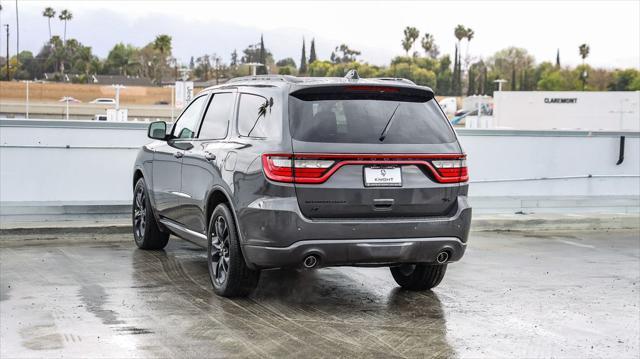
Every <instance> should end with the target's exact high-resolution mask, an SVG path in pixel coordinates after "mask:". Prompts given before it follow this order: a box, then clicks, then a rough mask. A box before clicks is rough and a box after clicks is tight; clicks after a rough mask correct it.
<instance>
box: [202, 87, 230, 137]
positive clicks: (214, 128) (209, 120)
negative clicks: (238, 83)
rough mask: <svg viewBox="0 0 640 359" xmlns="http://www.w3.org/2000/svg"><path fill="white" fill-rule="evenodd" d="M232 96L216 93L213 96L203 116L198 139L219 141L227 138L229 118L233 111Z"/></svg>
mask: <svg viewBox="0 0 640 359" xmlns="http://www.w3.org/2000/svg"><path fill="white" fill-rule="evenodd" d="M233 101H234V94H232V93H217V94H214V95H213V98H212V99H211V102H209V107H208V108H207V112H206V113H205V115H204V121H202V127H201V128H200V136H199V137H200V138H206V139H213V140H221V139H223V138H225V137H227V131H228V130H229V118H230V117H231V112H232V111H233Z"/></svg>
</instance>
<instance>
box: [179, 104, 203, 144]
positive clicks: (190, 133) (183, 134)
mask: <svg viewBox="0 0 640 359" xmlns="http://www.w3.org/2000/svg"><path fill="white" fill-rule="evenodd" d="M206 98H207V96H200V97H198V98H196V99H195V100H193V102H191V103H190V104H189V107H187V109H186V110H185V111H184V112H183V113H182V115H180V118H178V120H177V121H176V124H175V125H174V126H173V132H172V133H173V137H175V138H193V137H195V136H196V126H198V122H199V121H200V114H201V113H202V106H203V105H204V101H205V99H206Z"/></svg>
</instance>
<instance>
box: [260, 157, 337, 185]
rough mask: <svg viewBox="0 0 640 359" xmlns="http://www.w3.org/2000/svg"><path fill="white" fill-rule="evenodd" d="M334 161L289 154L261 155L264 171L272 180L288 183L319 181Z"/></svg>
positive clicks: (322, 180)
mask: <svg viewBox="0 0 640 359" xmlns="http://www.w3.org/2000/svg"><path fill="white" fill-rule="evenodd" d="M334 163H335V161H333V160H324V159H306V158H296V159H294V158H293V157H292V156H291V155H281V154H277V155H269V154H265V155H262V167H263V168H264V173H265V175H266V176H267V178H269V179H270V180H272V181H278V182H289V183H321V182H324V179H323V178H322V177H323V175H324V174H326V173H327V171H328V170H329V169H330V168H331V166H333V164H334Z"/></svg>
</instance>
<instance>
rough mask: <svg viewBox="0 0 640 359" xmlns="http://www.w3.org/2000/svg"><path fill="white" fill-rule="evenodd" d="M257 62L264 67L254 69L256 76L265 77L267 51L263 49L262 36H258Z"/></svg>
mask: <svg viewBox="0 0 640 359" xmlns="http://www.w3.org/2000/svg"><path fill="white" fill-rule="evenodd" d="M258 62H259V63H261V64H263V65H264V66H259V67H258V68H257V69H256V74H258V75H266V74H267V51H266V50H265V48H264V38H263V36H262V35H260V50H259V52H258Z"/></svg>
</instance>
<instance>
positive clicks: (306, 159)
mask: <svg viewBox="0 0 640 359" xmlns="http://www.w3.org/2000/svg"><path fill="white" fill-rule="evenodd" d="M289 124H290V130H291V134H292V146H293V156H292V158H291V160H290V161H289V162H286V161H284V162H283V161H280V163H281V164H284V165H285V166H286V165H291V166H292V168H293V174H294V178H295V180H294V183H295V188H296V194H297V198H298V204H299V206H300V210H301V211H302V213H303V214H304V215H305V216H307V217H309V218H405V217H432V216H445V215H447V214H449V213H451V212H452V211H453V210H455V204H456V198H457V196H458V189H459V186H460V185H459V183H460V182H461V181H464V180H466V178H464V177H465V176H466V168H464V169H463V166H466V164H465V161H464V159H463V157H462V156H461V149H460V146H459V144H458V142H457V139H456V136H455V134H454V132H453V130H452V128H451V126H450V125H449V123H448V120H447V119H446V117H445V116H444V115H443V114H442V112H441V110H440V108H439V107H438V104H437V103H436V102H435V99H433V94H432V93H431V92H429V91H426V90H422V89H416V88H408V87H407V88H404V87H389V86H384V87H380V86H356V85H350V86H338V87H322V88H309V89H303V90H299V91H297V92H294V93H292V94H291V96H290V99H289ZM463 171H464V173H463Z"/></svg>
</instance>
